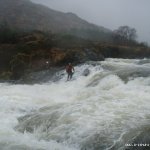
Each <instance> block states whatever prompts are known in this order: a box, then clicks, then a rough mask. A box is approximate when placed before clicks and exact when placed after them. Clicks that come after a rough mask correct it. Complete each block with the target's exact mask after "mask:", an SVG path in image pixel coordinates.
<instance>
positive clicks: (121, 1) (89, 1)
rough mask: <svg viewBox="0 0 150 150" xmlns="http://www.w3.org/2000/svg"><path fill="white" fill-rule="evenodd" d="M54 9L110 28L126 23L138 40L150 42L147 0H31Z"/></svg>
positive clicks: (148, 3) (148, 2)
mask: <svg viewBox="0 0 150 150" xmlns="http://www.w3.org/2000/svg"><path fill="white" fill-rule="evenodd" d="M32 1H33V2H36V3H41V4H44V5H46V6H48V7H50V8H52V9H54V10H59V11H62V12H73V13H75V14H77V15H78V16H79V17H81V18H83V19H85V20H87V21H88V22H91V23H94V24H97V25H100V26H104V27H106V28H109V29H111V30H114V29H117V28H118V27H119V26H122V25H128V26H130V27H134V28H135V29H136V30H137V35H138V40H139V41H145V42H148V43H149V44H150V38H149V34H150V29H149V28H150V20H149V18H150V8H149V7H150V1H149V0H32Z"/></svg>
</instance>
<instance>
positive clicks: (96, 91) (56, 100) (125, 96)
mask: <svg viewBox="0 0 150 150" xmlns="http://www.w3.org/2000/svg"><path fill="white" fill-rule="evenodd" d="M87 69H89V75H88V76H84V75H83V72H84V71H85V70H87ZM149 75H150V60H149V59H144V60H128V59H125V60H124V59H107V60H106V61H104V62H88V63H86V64H83V65H80V66H76V67H75V74H74V76H73V79H72V81H69V82H66V78H67V76H66V75H65V74H64V71H60V72H58V73H57V74H56V76H57V77H59V80H58V81H57V82H52V81H49V82H48V83H43V84H34V85H22V84H16V85H14V84H8V83H1V84H0V150H124V149H135V147H133V146H131V145H130V146H129V145H128V146H129V147H127V144H140V143H143V144H145V143H146V144H150V137H149V133H150V76H149ZM136 148H137V149H143V148H145V147H144V146H138V147H136ZM148 148H150V147H147V149H148Z"/></svg>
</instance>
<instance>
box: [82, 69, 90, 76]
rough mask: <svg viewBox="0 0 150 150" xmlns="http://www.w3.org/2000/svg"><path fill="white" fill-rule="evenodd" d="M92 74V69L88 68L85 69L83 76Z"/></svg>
mask: <svg viewBox="0 0 150 150" xmlns="http://www.w3.org/2000/svg"><path fill="white" fill-rule="evenodd" d="M89 74H90V70H89V69H88V68H87V69H85V70H84V71H83V73H82V75H83V76H88V75H89Z"/></svg>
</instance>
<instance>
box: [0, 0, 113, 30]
mask: <svg viewBox="0 0 150 150" xmlns="http://www.w3.org/2000/svg"><path fill="white" fill-rule="evenodd" d="M0 23H1V24H3V23H7V25H8V26H9V27H11V28H17V29H24V30H34V29H36V30H42V31H43V30H44V31H52V32H60V31H66V30H67V31H68V30H70V29H90V30H99V31H103V32H110V30H108V29H105V28H104V27H99V26H96V25H94V24H90V23H88V22H87V21H85V20H83V19H81V18H79V17H78V16H76V15H75V14H73V13H62V12H59V11H55V10H52V9H50V8H48V7H46V6H43V5H40V4H35V3H32V2H31V1H29V0H0Z"/></svg>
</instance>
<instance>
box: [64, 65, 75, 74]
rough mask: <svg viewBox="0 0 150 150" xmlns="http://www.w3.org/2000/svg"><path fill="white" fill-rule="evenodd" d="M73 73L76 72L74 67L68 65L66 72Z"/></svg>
mask: <svg viewBox="0 0 150 150" xmlns="http://www.w3.org/2000/svg"><path fill="white" fill-rule="evenodd" d="M72 71H74V67H73V66H72V65H68V66H67V67H66V72H68V73H71V72H72Z"/></svg>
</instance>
